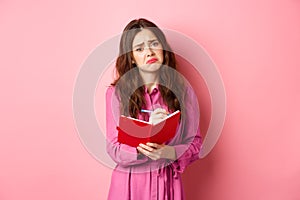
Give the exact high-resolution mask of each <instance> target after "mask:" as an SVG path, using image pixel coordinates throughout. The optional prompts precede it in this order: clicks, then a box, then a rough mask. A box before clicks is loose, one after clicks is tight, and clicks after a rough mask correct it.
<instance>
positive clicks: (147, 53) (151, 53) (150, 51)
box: [145, 47, 154, 57]
mask: <svg viewBox="0 0 300 200" xmlns="http://www.w3.org/2000/svg"><path fill="white" fill-rule="evenodd" d="M145 51H146V55H147V57H149V56H153V55H154V51H153V50H152V49H151V48H150V47H146V48H145Z"/></svg>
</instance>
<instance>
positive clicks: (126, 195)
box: [106, 87, 201, 200]
mask: <svg viewBox="0 0 300 200" xmlns="http://www.w3.org/2000/svg"><path fill="white" fill-rule="evenodd" d="M114 91H115V88H114V87H109V88H108V89H107V92H106V135H107V153H108V154H109V155H110V157H111V158H112V159H113V160H114V161H115V162H116V163H117V166H116V168H115V169H114V171H113V173H112V177H111V185H110V190H109V195H108V199H109V200H154V199H155V200H158V199H159V200H164V199H165V200H182V199H184V192H183V187H182V180H181V175H180V174H181V173H182V172H183V171H184V169H185V168H186V167H187V166H188V165H189V164H191V163H192V162H193V161H195V160H197V159H198V158H199V157H198V155H199V151H200V146H201V136H200V130H199V127H198V123H199V110H198V101H197V97H196V95H195V94H194V93H193V91H192V89H191V88H189V87H188V88H187V90H186V93H185V101H184V102H185V108H186V115H185V116H186V117H183V118H182V120H181V123H180V125H179V127H178V129H177V133H176V136H175V137H174V138H173V139H172V140H171V141H169V142H167V143H166V144H167V145H171V146H174V147H175V150H176V155H177V158H178V159H177V160H176V161H171V160H167V159H160V160H157V161H153V160H151V159H150V158H148V157H146V156H144V155H141V154H138V152H137V150H136V148H134V147H131V146H128V145H125V144H120V143H119V142H118V141H117V137H118V132H117V129H116V127H117V125H118V119H119V116H120V113H119V100H118V98H117V97H116V95H115V94H114ZM145 99H146V102H147V106H146V107H145V109H150V110H152V109H155V107H162V108H165V109H167V106H166V105H165V104H164V102H163V99H162V97H161V95H160V92H159V90H158V89H157V88H155V89H154V90H153V91H152V93H151V94H149V93H147V92H146V93H145ZM139 118H142V116H139ZM144 119H145V120H148V117H147V116H146V117H144Z"/></svg>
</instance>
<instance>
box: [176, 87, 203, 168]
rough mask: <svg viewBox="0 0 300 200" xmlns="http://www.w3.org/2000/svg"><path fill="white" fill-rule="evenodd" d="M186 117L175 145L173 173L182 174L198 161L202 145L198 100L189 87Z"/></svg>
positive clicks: (186, 99)
mask: <svg viewBox="0 0 300 200" xmlns="http://www.w3.org/2000/svg"><path fill="white" fill-rule="evenodd" d="M184 102H185V105H184V106H185V110H186V116H185V119H184V124H182V127H181V128H182V130H181V134H182V137H181V140H180V143H179V144H177V145H175V146H174V148H175V152H176V158H177V160H176V161H175V162H173V163H172V165H173V168H174V170H175V171H177V172H180V173H182V172H183V171H184V169H185V168H186V167H187V166H188V165H189V164H191V163H192V162H194V161H196V160H197V159H199V152H200V148H201V144H202V137H201V135H200V127H199V117H200V113H199V112H200V111H199V108H198V99H197V96H196V94H195V93H194V91H193V89H192V88H191V87H188V88H187V92H186V96H185V101H184Z"/></svg>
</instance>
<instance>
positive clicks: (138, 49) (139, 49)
mask: <svg viewBox="0 0 300 200" xmlns="http://www.w3.org/2000/svg"><path fill="white" fill-rule="evenodd" d="M135 50H136V51H142V50H143V49H142V48H137V49H135Z"/></svg>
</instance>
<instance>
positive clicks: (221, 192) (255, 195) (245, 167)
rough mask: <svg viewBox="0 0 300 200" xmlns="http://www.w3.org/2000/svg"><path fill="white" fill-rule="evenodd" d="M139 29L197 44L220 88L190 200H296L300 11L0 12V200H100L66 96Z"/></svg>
mask: <svg viewBox="0 0 300 200" xmlns="http://www.w3.org/2000/svg"><path fill="white" fill-rule="evenodd" d="M138 17H145V18H148V19H150V20H152V21H154V22H155V23H156V24H157V25H159V26H160V27H162V28H168V29H174V30H176V31H179V32H181V33H183V34H186V35H188V36H189V37H191V38H193V39H194V40H195V41H197V42H198V43H199V44H201V45H202V46H203V47H204V48H205V49H206V50H207V52H208V53H209V55H210V56H211V57H212V59H213V60H214V62H215V63H216V65H217V66H218V69H219V71H220V74H221V75H222V78H223V81H224V85H225V88H226V93H227V116H226V121H225V126H224V129H223V132H222V135H221V137H220V139H219V141H218V143H217V145H216V146H215V148H214V149H213V151H212V152H211V153H210V154H209V155H208V156H207V157H205V158H204V159H202V160H199V161H197V162H196V163H194V164H193V165H192V166H190V167H189V168H188V169H187V171H186V172H185V173H184V175H183V180H184V187H185V191H186V196H187V199H190V200H194V199H205V200H219V199H226V200H227V199H228V200H240V199H243V200H252V199H256V200H265V199H272V200H282V199H284V200H298V199H300V192H299V186H300V145H299V142H300V127H299V120H300V104H299V102H300V88H299V84H300V79H299V75H300V70H299V67H300V59H299V57H300V1H297V0H278V1H274V0H272V1H271V0H265V1H260V0H246V1H237V0H227V1H221V0H207V1H201V0H200V1H199V0H198V1H196V0H195V1H190V0H187V1H158V0H153V1H145V2H142V1H134V0H128V1H123V2H122V1H115V0H110V1H107V2H105V3H103V2H100V1H83V0H81V1H67V0H61V1H55V2H54V1H33V0H28V1H20V0H19V1H16V0H10V1H0V36H1V37H0V67H1V68H0V69H1V71H0V87H1V88H0V89H1V90H0V91H1V104H0V110H1V118H0V122H1V126H0V133H1V136H0V149H1V151H0V199H1V200H17V199H45V200H48V199H74V200H79V199H80V200H81V199H89V200H96V199H98V200H99V199H106V196H107V192H108V187H109V182H110V176H111V169H109V168H107V167H104V166H103V165H101V164H100V163H99V162H97V160H95V159H94V158H93V157H92V156H91V155H90V154H89V153H87V151H86V149H85V148H84V147H83V145H82V144H81V141H80V138H79V137H78V134H77V132H76V129H75V123H74V120H73V113H72V92H73V87H74V83H75V80H76V76H77V74H78V72H79V70H80V66H81V64H82V63H83V62H84V60H85V59H86V58H87V56H88V54H89V53H90V52H91V51H92V50H93V49H94V48H95V47H96V46H97V45H98V44H100V43H101V42H103V41H105V40H107V39H109V38H110V37H112V36H114V35H116V34H119V33H120V32H121V31H122V29H123V27H124V26H125V25H126V24H127V23H128V22H129V21H130V20H131V19H133V18H138ZM194 81H195V80H194ZM203 88H205V87H203ZM101 103H103V102H100V104H101ZM100 107H101V106H100ZM207 114H209V110H208V109H207ZM206 119H207V117H206ZM205 124H207V123H204V127H203V128H202V129H205Z"/></svg>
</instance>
